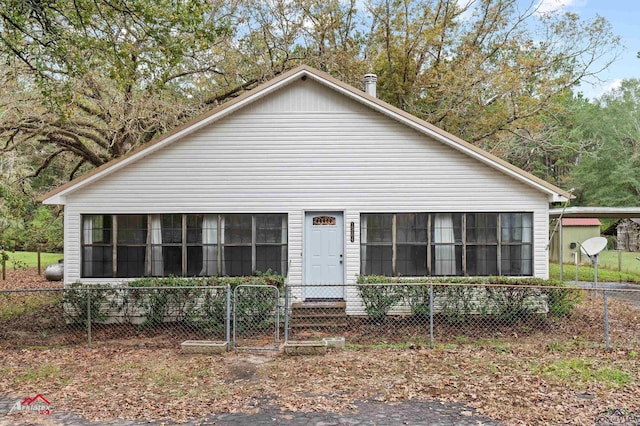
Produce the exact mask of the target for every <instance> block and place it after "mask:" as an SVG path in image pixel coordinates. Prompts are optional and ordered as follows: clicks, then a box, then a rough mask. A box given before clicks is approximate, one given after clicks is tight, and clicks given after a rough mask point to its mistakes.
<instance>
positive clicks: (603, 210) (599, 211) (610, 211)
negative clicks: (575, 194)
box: [549, 207, 640, 219]
mask: <svg viewBox="0 0 640 426" xmlns="http://www.w3.org/2000/svg"><path fill="white" fill-rule="evenodd" d="M549 217H550V218H552V219H556V218H559V217H563V218H598V219H602V218H614V219H624V218H638V217H640V207H568V208H566V209H550V210H549Z"/></svg>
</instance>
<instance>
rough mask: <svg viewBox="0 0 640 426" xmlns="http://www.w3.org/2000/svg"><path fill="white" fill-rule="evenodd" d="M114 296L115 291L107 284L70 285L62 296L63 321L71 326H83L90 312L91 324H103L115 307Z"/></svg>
mask: <svg viewBox="0 0 640 426" xmlns="http://www.w3.org/2000/svg"><path fill="white" fill-rule="evenodd" d="M115 294H116V289H115V288H113V287H112V286H111V285H108V284H106V285H104V284H82V283H74V284H71V287H70V288H67V289H65V290H64V294H63V296H62V302H63V305H64V316H65V319H66V320H67V321H68V322H70V323H72V324H85V323H86V322H87V313H88V312H89V310H90V312H91V322H92V323H94V322H103V321H105V320H107V319H108V318H109V311H110V310H111V309H112V308H113V307H114V306H115V303H116V301H115V299H116V298H115V297H114V296H115Z"/></svg>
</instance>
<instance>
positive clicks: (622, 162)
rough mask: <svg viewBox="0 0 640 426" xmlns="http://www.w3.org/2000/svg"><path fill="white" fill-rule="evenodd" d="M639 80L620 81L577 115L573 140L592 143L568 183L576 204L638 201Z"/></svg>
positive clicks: (639, 187) (639, 184) (606, 204)
mask: <svg viewBox="0 0 640 426" xmlns="http://www.w3.org/2000/svg"><path fill="white" fill-rule="evenodd" d="M638 105H640V80H638V79H629V80H624V81H623V82H622V85H621V86H620V88H618V89H615V90H612V91H611V92H609V93H606V94H605V95H603V96H602V97H601V98H600V99H598V101H597V102H596V103H595V104H594V105H589V106H588V107H585V109H584V110H583V111H581V119H580V121H579V123H578V126H577V132H576V134H575V137H576V138H581V139H583V140H589V141H592V144H591V146H592V148H591V149H589V150H588V151H586V152H583V153H582V155H581V156H580V162H579V164H578V165H577V167H576V168H575V170H574V173H573V175H572V180H573V184H574V186H575V187H576V188H577V191H576V195H577V200H576V203H577V204H581V205H596V206H635V205H637V203H638V198H639V197H640V146H639V145H638V140H640V108H639V107H638Z"/></svg>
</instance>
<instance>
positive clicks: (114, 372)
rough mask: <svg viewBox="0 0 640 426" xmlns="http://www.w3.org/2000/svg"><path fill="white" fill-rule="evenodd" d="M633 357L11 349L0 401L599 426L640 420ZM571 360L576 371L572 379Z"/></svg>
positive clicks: (482, 347) (2, 359) (173, 415)
mask: <svg viewBox="0 0 640 426" xmlns="http://www.w3.org/2000/svg"><path fill="white" fill-rule="evenodd" d="M635 356H637V354H636V355H634V354H633V352H630V351H627V350H620V351H613V352H603V351H602V349H600V348H595V347H591V345H588V344H583V343H580V342H576V343H575V344H574V345H573V346H569V345H565V346H562V347H560V346H557V347H552V346H549V344H547V346H546V349H545V348H544V347H543V348H541V347H540V346H539V343H538V342H535V341H531V342H527V343H522V342H519V344H518V345H512V346H511V345H506V344H504V343H500V344H496V343H495V342H485V343H477V344H473V345H468V344H465V345H459V346H453V345H450V346H447V347H439V348H436V349H434V350H428V349H418V350H397V349H371V350H347V351H335V352H330V353H328V354H326V355H324V356H306V357H287V356H282V355H276V354H273V353H268V354H266V353H258V354H256V353H248V352H239V353H229V354H225V355H216V356H206V355H185V354H181V353H179V351H176V350H168V349H135V350H131V349H126V348H107V347H103V348H98V349H93V350H86V349H50V350H21V351H3V352H0V365H1V366H2V367H0V395H4V396H6V397H9V398H14V399H16V400H17V399H19V398H21V397H24V396H25V395H32V394H33V395H35V394H38V393H39V394H42V395H43V396H46V398H47V399H48V400H49V401H51V404H52V409H54V410H60V411H65V412H66V411H71V412H76V413H78V414H79V415H82V416H83V417H86V418H89V419H92V420H96V421H106V420H108V419H113V418H124V419H136V420H151V419H166V418H170V419H173V420H174V421H184V420H186V419H189V418H197V417H200V416H201V415H202V412H203V411H202V410H203V407H206V409H207V411H208V412H211V413H218V412H230V413H234V412H246V413H255V412H257V411H259V409H260V408H259V407H260V404H262V403H263V402H264V400H265V398H266V399H268V400H269V401H270V403H271V404H275V405H277V406H279V407H281V409H283V410H287V411H328V412H344V413H348V412H350V411H351V410H353V409H354V403H355V401H367V400H371V401H384V402H391V403H393V402H400V401H404V400H440V401H446V402H460V403H464V404H468V405H470V406H472V407H474V408H475V409H476V411H477V413H478V414H480V415H484V416H487V417H490V418H493V419H496V420H500V421H502V422H505V423H506V424H512V425H518V424H585V425H587V424H589V425H592V424H593V423H594V418H596V417H597V415H598V414H600V413H603V412H606V411H607V410H609V409H615V408H621V409H626V410H629V411H632V412H640V403H639V401H638V398H637V395H639V394H640V363H638V362H637V360H636V359H635V358H634V357H635ZM567 363H568V365H574V367H575V371H573V372H572V371H571V369H569V370H567V371H564V370H563V368H564V367H563V366H565V365H566V364H567ZM583 365H588V366H590V368H589V369H587V370H585V369H584V368H583ZM585 371H591V372H592V374H593V375H596V374H597V375H598V376H597V377H595V376H590V375H588V374H587V375H585V374H584V372H585ZM565 374H567V375H565ZM621 377H623V378H624V379H621Z"/></svg>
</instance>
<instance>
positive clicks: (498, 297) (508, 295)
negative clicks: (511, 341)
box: [358, 275, 581, 325]
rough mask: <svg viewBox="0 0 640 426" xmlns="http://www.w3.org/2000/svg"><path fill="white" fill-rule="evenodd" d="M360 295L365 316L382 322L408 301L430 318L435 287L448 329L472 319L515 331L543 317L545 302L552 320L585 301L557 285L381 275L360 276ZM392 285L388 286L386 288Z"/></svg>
mask: <svg viewBox="0 0 640 426" xmlns="http://www.w3.org/2000/svg"><path fill="white" fill-rule="evenodd" d="M358 284H359V285H358V291H359V292H360V296H361V298H362V301H363V304H364V305H365V311H366V312H367V314H368V315H369V316H370V317H371V318H372V319H373V320H375V321H382V320H383V319H384V317H385V316H386V314H387V313H388V312H389V310H390V309H391V308H392V307H393V306H394V305H397V304H398V303H399V302H401V301H404V302H405V303H406V304H407V305H408V306H410V307H411V312H412V314H413V315H416V316H422V317H427V316H428V315H429V287H430V286H431V285H433V295H434V300H437V304H438V307H439V312H438V314H439V315H440V316H441V317H442V318H443V319H444V320H445V321H447V322H448V323H451V324H464V323H466V322H468V321H469V320H470V318H471V317H470V316H471V315H485V316H486V317H487V318H489V319H492V320H494V321H495V322H496V323H499V324H505V325H511V324H515V323H517V322H520V321H525V320H528V319H530V318H531V317H532V316H533V315H534V314H538V313H539V310H540V307H541V304H544V303H545V302H546V304H547V307H548V310H549V315H550V316H552V317H562V316H568V315H570V314H571V312H573V310H574V309H575V307H576V306H577V304H578V303H580V300H581V293H580V291H579V290H575V289H572V288H569V287H568V286H567V285H565V284H563V283H560V282H558V281H553V280H542V279H539V278H508V277H477V278H467V277H424V278H420V279H413V278H411V279H409V278H402V277H385V276H378V275H375V276H374V275H369V276H359V277H358ZM384 284H388V285H384Z"/></svg>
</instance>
